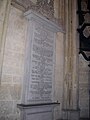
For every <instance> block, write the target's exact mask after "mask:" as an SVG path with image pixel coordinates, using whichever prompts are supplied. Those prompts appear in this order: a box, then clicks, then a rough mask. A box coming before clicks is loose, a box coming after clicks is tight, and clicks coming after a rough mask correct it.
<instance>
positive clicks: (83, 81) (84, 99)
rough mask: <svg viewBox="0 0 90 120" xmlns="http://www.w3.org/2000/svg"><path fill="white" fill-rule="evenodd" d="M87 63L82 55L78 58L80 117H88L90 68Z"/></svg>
mask: <svg viewBox="0 0 90 120" xmlns="http://www.w3.org/2000/svg"><path fill="white" fill-rule="evenodd" d="M88 64H89V62H88V61H86V60H85V59H84V58H83V56H82V55H80V56H79V106H80V117H82V118H88V117H89V87H90V86H89V84H90V68H89V67H88Z"/></svg>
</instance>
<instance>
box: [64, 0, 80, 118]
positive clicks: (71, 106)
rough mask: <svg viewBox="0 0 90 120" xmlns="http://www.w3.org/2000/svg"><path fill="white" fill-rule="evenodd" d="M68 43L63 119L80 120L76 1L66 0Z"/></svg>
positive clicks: (66, 44)
mask: <svg viewBox="0 0 90 120" xmlns="http://www.w3.org/2000/svg"><path fill="white" fill-rule="evenodd" d="M65 9H66V10H65V15H66V16H65V18H66V21H65V22H66V36H65V39H66V43H65V76H64V95H63V111H64V112H63V113H64V115H63V117H64V118H65V119H69V120H78V119H79V111H78V74H77V71H78V67H76V65H77V64H78V63H77V53H78V51H77V39H76V19H77V17H76V1H75V0H65Z"/></svg>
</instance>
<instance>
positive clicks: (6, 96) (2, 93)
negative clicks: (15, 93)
mask: <svg viewBox="0 0 90 120" xmlns="http://www.w3.org/2000/svg"><path fill="white" fill-rule="evenodd" d="M2 100H4V101H8V100H11V96H10V85H9V84H3V85H1V86H0V102H1V101H2Z"/></svg>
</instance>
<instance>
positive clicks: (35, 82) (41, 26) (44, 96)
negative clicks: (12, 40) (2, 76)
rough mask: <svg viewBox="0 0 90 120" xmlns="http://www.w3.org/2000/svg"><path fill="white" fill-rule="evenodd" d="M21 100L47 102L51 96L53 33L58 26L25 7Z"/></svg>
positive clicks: (52, 90) (52, 81) (52, 84)
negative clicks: (25, 31) (26, 19)
mask: <svg viewBox="0 0 90 120" xmlns="http://www.w3.org/2000/svg"><path fill="white" fill-rule="evenodd" d="M25 15H26V17H27V18H28V20H29V24H28V35H27V43H26V52H25V69H24V83H23V84H24V85H23V101H22V102H23V103H25V104H30V103H46V102H47V103H49V102H52V101H53V100H52V99H53V96H54V68H55V36H56V32H57V31H60V28H59V27H58V26H57V25H56V24H54V23H53V22H51V21H49V20H48V19H46V18H44V17H42V16H40V15H38V14H36V13H34V12H32V11H28V12H27V13H26V14H25Z"/></svg>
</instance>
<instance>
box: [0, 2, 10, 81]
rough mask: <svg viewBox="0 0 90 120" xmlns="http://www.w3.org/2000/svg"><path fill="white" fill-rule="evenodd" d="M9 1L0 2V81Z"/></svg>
mask: <svg viewBox="0 0 90 120" xmlns="http://www.w3.org/2000/svg"><path fill="white" fill-rule="evenodd" d="M10 3H11V0H1V1H0V80H1V73H2V64H3V54H4V45H5V39H6V31H7V25H8V24H7V23H8V16H9V10H10Z"/></svg>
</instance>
